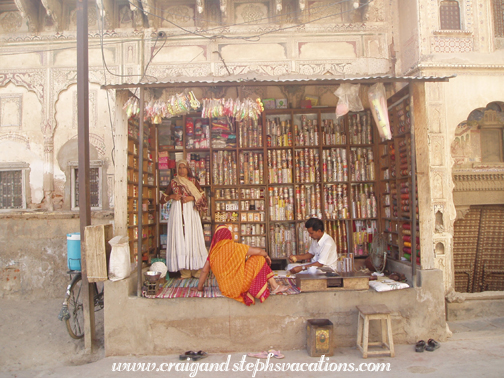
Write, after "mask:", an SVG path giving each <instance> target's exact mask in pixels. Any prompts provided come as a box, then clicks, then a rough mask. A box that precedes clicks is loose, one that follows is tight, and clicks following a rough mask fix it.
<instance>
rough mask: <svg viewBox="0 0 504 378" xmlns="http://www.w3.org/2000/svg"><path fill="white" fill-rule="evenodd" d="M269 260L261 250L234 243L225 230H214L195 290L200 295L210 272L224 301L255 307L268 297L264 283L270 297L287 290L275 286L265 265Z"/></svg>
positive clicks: (267, 264) (219, 228) (268, 263)
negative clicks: (199, 292)
mask: <svg viewBox="0 0 504 378" xmlns="http://www.w3.org/2000/svg"><path fill="white" fill-rule="evenodd" d="M270 264H271V259H270V257H269V256H268V254H267V253H266V251H265V250H264V249H260V248H254V247H249V246H248V245H245V244H240V243H235V242H234V241H233V237H232V234H231V231H230V230H229V229H228V228H227V227H226V226H220V227H218V228H217V230H215V235H214V237H213V239H212V244H211V246H210V252H209V255H208V259H207V262H206V263H205V266H204V267H203V270H202V271H201V275H200V278H199V282H198V290H199V291H203V285H204V283H205V280H206V278H207V276H208V273H209V272H210V269H212V271H213V273H214V275H215V278H216V279H217V283H218V284H219V288H220V291H221V292H222V294H223V295H225V296H226V297H228V298H232V299H234V300H237V301H238V302H241V303H245V304H246V305H247V306H250V305H251V304H255V299H256V298H257V299H259V300H260V301H261V303H262V302H264V301H265V300H266V298H268V297H269V295H270V290H269V289H268V282H269V284H270V285H271V288H272V289H273V291H272V293H273V294H279V293H283V292H284V291H286V290H287V289H288V288H287V287H285V286H283V285H279V284H277V283H276V281H275V278H274V277H273V272H272V271H271V268H270V267H269V265H270Z"/></svg>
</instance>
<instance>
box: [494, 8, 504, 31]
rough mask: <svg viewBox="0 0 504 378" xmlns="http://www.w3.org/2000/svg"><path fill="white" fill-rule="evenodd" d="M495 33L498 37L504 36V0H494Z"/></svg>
mask: <svg viewBox="0 0 504 378" xmlns="http://www.w3.org/2000/svg"><path fill="white" fill-rule="evenodd" d="M492 6H493V18H494V33H495V36H496V37H504V0H492Z"/></svg>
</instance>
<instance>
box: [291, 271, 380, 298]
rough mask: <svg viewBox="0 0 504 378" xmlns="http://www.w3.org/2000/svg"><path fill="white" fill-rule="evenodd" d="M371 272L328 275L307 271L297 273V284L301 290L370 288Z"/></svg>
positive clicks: (305, 291)
mask: <svg viewBox="0 0 504 378" xmlns="http://www.w3.org/2000/svg"><path fill="white" fill-rule="evenodd" d="M369 276H370V275H369V274H363V273H359V272H351V273H337V274H336V276H333V277H328V276H326V275H325V274H311V273H307V272H302V273H297V274H296V285H297V287H298V288H299V289H301V292H304V293H307V292H312V291H339V290H368V289H369Z"/></svg>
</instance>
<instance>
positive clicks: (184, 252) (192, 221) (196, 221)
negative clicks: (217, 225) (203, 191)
mask: <svg viewBox="0 0 504 378" xmlns="http://www.w3.org/2000/svg"><path fill="white" fill-rule="evenodd" d="M183 208H184V211H183V213H182V201H172V205H171V208H170V216H169V218H168V227H167V237H166V266H167V267H168V271H170V272H176V271H179V270H181V269H190V270H197V269H201V268H203V265H205V262H206V259H207V257H208V252H207V249H206V247H205V238H204V236H203V229H202V227H201V218H200V215H199V212H198V211H197V210H196V209H195V208H194V201H190V202H186V203H184V205H183ZM184 230H185V232H184Z"/></svg>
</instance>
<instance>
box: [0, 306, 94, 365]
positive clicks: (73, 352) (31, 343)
mask: <svg viewBox="0 0 504 378" xmlns="http://www.w3.org/2000/svg"><path fill="white" fill-rule="evenodd" d="M62 303H63V298H62V299H47V300H31V301H28V300H6V299H0V372H2V371H15V370H40V369H46V368H54V367H57V366H72V365H82V364H86V363H89V362H93V361H96V360H99V359H101V358H103V357H104V348H103V310H102V311H98V312H96V313H95V315H96V316H95V319H96V326H97V337H98V340H96V343H95V345H97V348H96V349H97V352H96V353H95V354H94V355H89V354H85V353H84V339H80V340H74V339H72V338H70V336H69V335H68V332H67V330H66V326H65V323H64V322H62V321H60V320H58V314H59V312H60V309H61V305H62ZM0 374H1V373H0Z"/></svg>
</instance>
